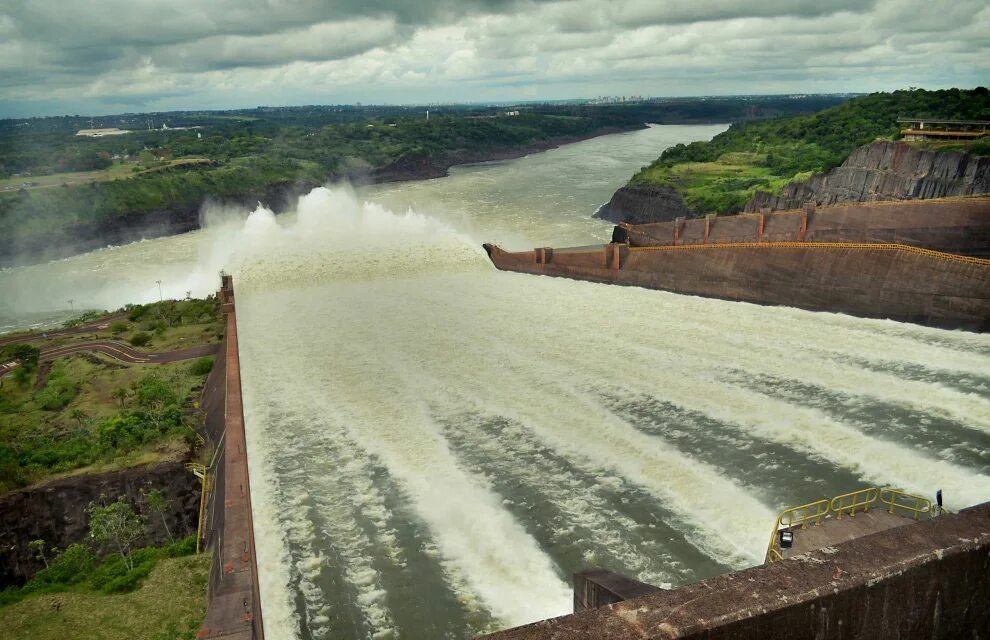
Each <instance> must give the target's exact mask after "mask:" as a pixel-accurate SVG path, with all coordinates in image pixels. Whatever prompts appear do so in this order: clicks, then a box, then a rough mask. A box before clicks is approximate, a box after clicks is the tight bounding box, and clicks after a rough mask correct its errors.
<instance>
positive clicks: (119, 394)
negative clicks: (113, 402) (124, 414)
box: [113, 387, 127, 409]
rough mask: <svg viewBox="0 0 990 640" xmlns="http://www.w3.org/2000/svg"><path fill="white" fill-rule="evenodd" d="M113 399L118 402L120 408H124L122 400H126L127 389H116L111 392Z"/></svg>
mask: <svg viewBox="0 0 990 640" xmlns="http://www.w3.org/2000/svg"><path fill="white" fill-rule="evenodd" d="M113 397H114V398H116V399H117V400H118V401H119V402H120V408H121V409H123V408H124V400H126V399H127V389H125V388H124V387H117V388H116V389H114V390H113Z"/></svg>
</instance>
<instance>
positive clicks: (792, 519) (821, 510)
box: [766, 499, 830, 562]
mask: <svg viewBox="0 0 990 640" xmlns="http://www.w3.org/2000/svg"><path fill="white" fill-rule="evenodd" d="M829 506H830V503H829V501H828V500H827V499H822V500H817V501H815V502H809V503H808V504H803V505H801V506H800V507H791V508H789V509H785V510H784V511H782V512H781V513H780V515H779V516H777V524H775V525H774V527H773V533H771V534H770V544H769V545H768V546H767V557H766V562H776V561H777V560H783V559H784V556H783V554H781V553H780V549H779V548H778V546H777V545H778V541H777V532H778V531H780V530H781V525H783V527H784V528H785V529H791V528H793V527H794V526H795V525H800V526H801V528H802V529H807V528H808V523H809V522H813V523H814V526H816V527H817V526H818V525H820V524H821V523H822V520H824V519H825V516H826V515H828V510H829Z"/></svg>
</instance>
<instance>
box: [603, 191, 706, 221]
mask: <svg viewBox="0 0 990 640" xmlns="http://www.w3.org/2000/svg"><path fill="white" fill-rule="evenodd" d="M697 215H698V214H697V212H696V211H693V210H692V209H691V208H689V207H688V206H687V205H686V204H684V200H682V199H681V196H680V195H679V194H678V193H677V191H675V190H674V189H672V188H671V187H655V186H625V187H622V188H621V189H619V190H618V191H616V192H615V193H614V194H612V199H611V200H609V201H608V202H607V203H606V204H604V205H602V206H601V208H599V209H598V211H597V212H595V216H594V217H596V218H600V219H602V220H608V221H610V222H628V223H630V224H645V223H647V222H667V221H670V220H673V219H675V218H682V217H683V218H693V217H695V216H697Z"/></svg>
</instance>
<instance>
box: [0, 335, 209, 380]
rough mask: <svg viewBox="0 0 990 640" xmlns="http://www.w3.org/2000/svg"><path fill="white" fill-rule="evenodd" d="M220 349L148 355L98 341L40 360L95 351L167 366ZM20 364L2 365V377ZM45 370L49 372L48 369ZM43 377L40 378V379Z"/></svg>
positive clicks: (62, 349) (47, 352)
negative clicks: (169, 363)
mask: <svg viewBox="0 0 990 640" xmlns="http://www.w3.org/2000/svg"><path fill="white" fill-rule="evenodd" d="M219 348H220V345H218V344H206V345H201V346H198V347H189V348H188V349H177V350H175V351H160V352H155V353H147V352H144V351H138V350H137V349H135V348H134V347H132V346H130V345H129V344H125V343H123V342H117V341H116V340H98V341H96V342H81V343H79V344H67V345H63V346H61V347H54V348H52V349H46V350H45V351H42V352H41V357H40V358H39V359H38V360H39V362H41V363H46V362H51V361H52V360H54V359H55V358H61V357H63V356H68V355H71V354H73V353H81V352H83V351H95V352H97V353H102V354H104V355H107V356H110V357H111V358H115V359H117V360H120V361H121V362H129V363H131V364H165V363H167V362H178V361H180V360H191V359H192V358H202V357H203V356H212V355H215V354H216V353H217V351H218V350H219ZM18 364H19V363H18V362H16V361H14V362H5V363H0V377H3V376H4V375H6V374H8V373H10V372H11V371H13V370H14V369H16V368H17V365H18ZM45 369H46V370H47V367H46V368H45ZM41 377H42V376H39V378H41Z"/></svg>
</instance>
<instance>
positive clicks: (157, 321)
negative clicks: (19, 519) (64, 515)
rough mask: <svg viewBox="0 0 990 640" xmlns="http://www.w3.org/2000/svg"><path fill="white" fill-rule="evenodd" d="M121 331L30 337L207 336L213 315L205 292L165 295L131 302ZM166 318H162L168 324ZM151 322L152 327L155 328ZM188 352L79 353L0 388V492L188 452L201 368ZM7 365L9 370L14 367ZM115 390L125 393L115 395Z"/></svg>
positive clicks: (184, 342)
mask: <svg viewBox="0 0 990 640" xmlns="http://www.w3.org/2000/svg"><path fill="white" fill-rule="evenodd" d="M129 317H130V318H133V319H128V320H127V321H126V324H127V330H126V331H124V332H123V333H121V334H118V335H116V336H111V330H110V328H107V329H103V330H99V331H94V332H92V333H89V332H87V333H86V334H82V335H73V336H66V337H61V338H49V339H47V340H39V341H37V342H34V343H32V344H34V345H35V346H38V347H41V348H48V347H51V346H55V345H57V344H68V343H73V342H88V341H91V340H93V339H94V338H95V339H103V338H111V337H113V338H115V339H124V338H126V337H127V336H128V335H129V334H132V333H133V332H135V331H137V330H139V329H141V328H148V329H149V335H151V336H152V342H151V344H149V345H148V346H147V347H145V349H147V350H150V351H151V350H153V351H171V350H173V349H178V348H184V347H192V346H198V345H201V344H215V343H216V342H217V341H218V339H219V336H220V335H221V332H222V320H221V319H220V316H219V307H218V305H217V304H216V301H215V300H212V299H209V300H183V301H165V302H164V303H155V304H152V305H139V306H135V307H131V308H130V310H129ZM169 324H171V326H169ZM159 325H160V326H159ZM195 363H196V361H195V360H190V361H180V362H174V363H170V364H162V365H141V364H134V365H128V364H124V363H121V362H119V361H116V360H114V359H112V358H110V357H109V356H104V355H100V354H92V353H80V354H74V355H71V356H67V357H63V358H58V359H57V360H55V362H54V363H53V365H52V369H51V372H50V374H49V377H48V380H47V383H46V385H45V386H44V388H42V389H40V390H39V389H36V388H35V380H36V375H34V374H32V375H30V376H28V379H27V380H26V381H24V383H23V384H18V382H17V381H16V380H15V376H14V375H11V376H8V377H6V378H5V379H4V385H3V387H2V388H0V493H4V492H7V491H10V490H13V489H16V488H19V487H22V486H25V485H29V484H34V483H36V482H41V481H44V480H49V479H51V478H55V477H62V476H66V475H78V474H83V473H94V472H103V471H112V470H117V469H121V468H127V467H132V466H137V465H142V464H149V463H153V462H160V461H165V460H178V459H182V458H183V457H186V456H188V455H189V451H190V449H191V447H192V446H193V445H194V444H195V442H196V437H195V435H194V433H193V432H192V430H191V429H190V427H191V426H194V421H195V418H193V417H186V416H184V410H185V409H186V408H189V407H193V406H195V403H196V402H197V400H198V397H199V393H200V390H201V388H202V385H203V383H204V382H205V379H206V373H207V372H208V370H207V369H206V368H205V364H200V367H199V369H194V368H193V366H192V365H193V364H195ZM15 373H16V372H15ZM118 389H124V390H125V391H126V397H125V398H123V399H121V398H118V397H116V396H115V392H116V390H118Z"/></svg>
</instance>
